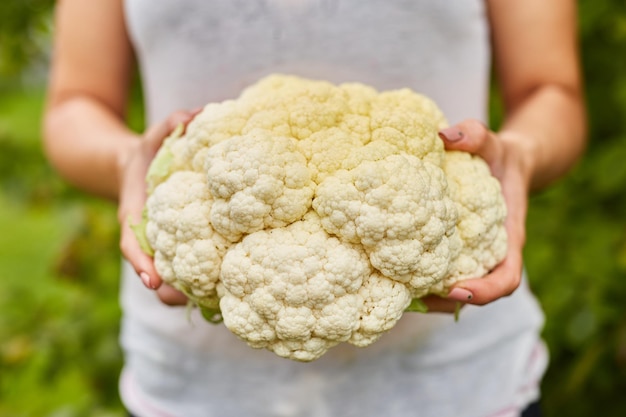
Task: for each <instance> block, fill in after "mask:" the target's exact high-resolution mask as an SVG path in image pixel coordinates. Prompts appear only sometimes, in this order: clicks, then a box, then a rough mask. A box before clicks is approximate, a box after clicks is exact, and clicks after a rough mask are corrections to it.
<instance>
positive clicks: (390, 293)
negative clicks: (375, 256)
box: [349, 272, 411, 347]
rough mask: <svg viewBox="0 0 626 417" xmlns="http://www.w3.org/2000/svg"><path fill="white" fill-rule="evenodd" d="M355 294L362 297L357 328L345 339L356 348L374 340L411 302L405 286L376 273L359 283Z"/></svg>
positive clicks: (389, 328) (392, 325) (390, 325)
mask: <svg viewBox="0 0 626 417" xmlns="http://www.w3.org/2000/svg"><path fill="white" fill-rule="evenodd" d="M359 297H360V298H361V300H362V301H361V303H362V304H361V314H360V319H359V328H358V330H357V331H356V332H354V333H352V337H351V338H350V340H349V342H350V343H351V344H353V345H356V346H359V347H365V346H368V345H370V344H372V343H374V342H375V341H376V340H378V339H379V338H380V337H381V336H382V335H383V333H384V332H386V331H388V330H391V329H392V328H393V327H394V326H395V325H396V323H397V322H398V320H400V318H401V317H402V313H404V310H406V308H407V307H408V306H409V304H410V303H411V292H410V291H409V289H408V288H407V287H406V286H405V285H403V284H401V283H399V282H397V281H394V280H391V279H389V278H387V277H385V276H382V275H380V274H379V273H377V272H374V273H373V274H371V275H370V276H369V277H368V278H367V279H366V280H365V281H364V282H363V285H362V286H361V288H360V289H359Z"/></svg>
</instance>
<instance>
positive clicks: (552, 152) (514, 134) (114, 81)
mask: <svg viewBox="0 0 626 417" xmlns="http://www.w3.org/2000/svg"><path fill="white" fill-rule="evenodd" d="M487 6H488V13H489V19H490V21H491V24H492V30H491V33H492V43H493V48H494V56H495V69H496V75H497V78H498V82H499V86H500V90H501V92H502V96H503V101H504V105H505V110H506V117H505V121H504V124H503V126H502V129H501V130H500V131H499V132H493V131H491V130H489V129H488V128H487V127H486V126H484V125H483V124H482V123H480V122H478V121H476V120H465V121H460V122H459V123H458V124H456V125H454V126H452V127H451V128H449V129H446V130H445V131H442V132H441V134H440V136H441V137H442V138H443V139H444V142H445V144H446V147H447V148H448V149H458V150H464V151H468V152H471V153H474V154H478V155H480V156H481V157H483V158H484V159H485V160H486V161H487V162H488V164H489V166H490V167H491V170H492V173H493V174H494V175H495V176H496V177H497V178H498V179H499V180H500V181H501V183H502V189H503V193H504V196H505V199H506V202H507V207H508V217H507V223H506V227H507V232H508V235H509V248H508V253H507V257H506V259H505V260H504V261H503V262H502V263H501V264H500V265H499V266H497V267H496V268H495V269H494V270H493V271H492V272H491V273H489V274H488V275H486V276H485V277H482V278H480V279H472V280H467V281H463V282H462V283H459V284H458V285H457V286H456V287H455V289H453V290H452V291H451V293H450V294H449V296H448V298H447V299H446V298H439V297H429V298H428V299H427V300H426V302H427V304H428V306H429V308H430V311H454V309H455V307H456V304H457V302H459V301H460V302H463V303H470V304H476V305H484V304H487V303H490V302H492V301H494V300H497V299H499V298H501V297H504V296H508V295H510V294H511V293H513V291H515V289H516V288H517V287H518V286H519V284H520V281H521V274H522V249H523V247H524V243H525V219H526V209H527V205H528V196H529V194H530V193H531V192H533V191H536V190H539V189H541V188H543V187H545V186H547V185H549V184H551V183H552V182H553V181H555V180H557V179H558V178H560V177H561V176H563V175H564V174H565V173H566V172H567V171H568V170H569V169H570V168H571V167H572V166H573V165H574V164H575V163H576V161H577V160H578V158H579V157H580V155H581V154H582V152H583V149H584V145H585V134H586V117H585V110H584V106H583V98H582V82H581V75H580V69H579V63H578V59H579V57H578V50H577V39H576V2H575V1H573V0H552V1H545V0H526V1H506V0H489V1H487ZM529 27H532V30H528V28H529ZM133 67H134V59H133V51H132V47H131V44H130V41H129V38H128V33H127V31H126V27H125V26H124V16H123V10H122V1H121V0H97V1H90V2H85V1H81V0H59V1H58V3H57V13H56V36H55V43H54V61H53V65H52V71H51V74H50V83H49V92H48V100H47V107H46V111H45V119H44V128H43V129H44V143H45V149H46V152H47V155H48V157H49V160H50V161H51V163H52V164H53V165H54V166H55V167H56V169H57V170H58V171H59V172H60V173H61V175H62V176H64V177H65V178H66V179H67V180H68V181H69V182H71V183H72V184H74V185H76V186H77V187H79V188H81V189H83V190H85V191H87V192H90V193H93V194H95V195H99V196H103V197H106V198H108V199H111V200H113V201H117V202H118V206H119V209H118V216H119V221H120V224H121V241H120V246H121V249H122V253H123V255H124V256H125V257H126V258H127V259H128V260H129V261H130V263H131V264H132V265H133V267H134V268H135V270H136V271H137V274H138V275H139V276H140V277H141V279H142V280H143V282H144V284H145V285H146V286H147V287H149V288H153V289H155V291H157V294H158V295H159V297H160V298H161V300H162V301H163V302H165V303H167V304H183V303H185V302H186V299H185V297H184V296H183V295H182V294H180V293H178V292H177V291H175V290H174V289H172V288H171V287H169V286H167V285H165V284H163V283H162V282H161V279H160V278H159V276H158V274H157V273H156V271H155V269H154V265H153V263H152V259H151V258H150V257H148V256H147V255H145V254H144V253H143V252H142V251H141V249H140V248H139V245H138V243H137V241H136V240H135V238H134V236H133V234H132V232H131V231H130V228H129V218H130V219H139V218H140V215H141V210H142V207H143V202H144V201H145V183H144V176H145V172H146V170H147V167H148V165H149V163H150V161H151V159H152V158H153V157H154V154H155V153H156V150H157V149H158V148H159V146H160V144H161V142H162V141H163V139H164V138H165V137H166V136H167V134H168V133H169V132H170V131H171V130H172V129H173V128H174V127H175V126H177V125H178V124H180V123H183V124H186V123H188V122H189V121H190V120H191V119H192V118H193V116H194V114H195V113H194V112H193V111H190V110H186V109H183V110H181V111H178V112H176V113H174V114H172V115H171V116H169V117H168V118H167V119H166V120H164V121H162V122H161V123H158V124H157V125H155V126H151V127H150V128H149V129H147V130H146V132H144V133H143V134H141V135H140V134H136V133H133V132H131V131H130V130H129V129H128V128H127V127H126V125H125V122H124V117H125V113H126V105H127V102H128V94H129V86H130V84H131V78H132V71H133Z"/></svg>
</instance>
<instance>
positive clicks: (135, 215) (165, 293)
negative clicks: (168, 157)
mask: <svg viewBox="0 0 626 417" xmlns="http://www.w3.org/2000/svg"><path fill="white" fill-rule="evenodd" d="M197 113H198V111H177V112H175V113H172V114H171V115H170V116H169V117H168V118H167V119H166V120H165V121H163V122H161V123H159V124H157V125H154V126H152V127H151V128H149V129H148V130H146V132H145V133H144V134H143V135H142V136H141V137H140V138H139V140H137V141H134V142H133V143H131V144H130V145H129V147H128V148H127V151H126V152H125V153H124V155H122V156H121V157H120V160H119V163H118V169H119V172H118V178H120V189H119V206H118V221H119V222H120V226H121V232H120V233H121V236H120V248H121V251H122V255H123V256H124V257H125V258H126V259H127V260H128V262H130V264H131V265H132V266H133V268H134V269H135V272H136V273H137V275H138V276H139V277H140V278H141V280H142V282H143V284H144V285H145V286H146V287H148V288H151V289H153V290H156V293H157V295H158V296H159V298H160V299H161V301H162V302H164V303H165V304H168V305H181V304H186V303H187V297H186V296H185V295H184V294H183V293H181V292H180V291H178V290H176V289H174V288H172V287H171V286H169V285H167V284H165V283H163V281H162V280H161V277H160V276H159V274H158V273H157V271H156V269H155V267H154V262H153V259H152V257H150V256H149V255H147V254H146V253H144V252H143V251H142V250H141V247H140V246H139V242H138V241H137V239H136V238H135V234H134V233H133V231H132V229H131V227H130V226H131V224H135V223H138V222H140V221H141V215H142V211H143V208H144V204H145V202H146V198H147V195H146V180H145V178H146V173H147V172H148V167H149V166H150V163H151V162H152V160H153V159H154V156H155V155H156V153H157V151H158V150H159V148H160V147H161V145H162V143H163V141H164V139H165V138H166V137H167V136H168V135H169V134H170V133H171V132H172V131H173V130H174V129H175V128H176V127H177V126H179V125H180V124H183V125H184V126H186V125H187V124H188V123H189V122H190V121H191V120H192V119H193V117H194V116H195V115H196V114H197Z"/></svg>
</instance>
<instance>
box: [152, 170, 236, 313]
mask: <svg viewBox="0 0 626 417" xmlns="http://www.w3.org/2000/svg"><path fill="white" fill-rule="evenodd" d="M211 204H212V198H211V195H210V194H209V192H208V189H207V187H206V181H205V179H204V176H203V175H202V174H200V173H196V172H191V171H179V172H175V173H174V174H172V176H171V177H169V178H168V180H167V181H165V182H163V183H162V184H160V185H159V186H157V187H156V188H155V189H154V192H153V193H152V194H151V195H150V197H148V201H147V204H146V208H147V215H148V219H149V220H148V223H147V225H146V237H147V239H148V242H149V244H150V245H151V247H152V249H153V251H154V266H155V268H156V270H157V272H158V273H159V275H160V276H161V278H163V280H164V281H165V282H167V283H168V284H170V285H172V286H173V287H174V288H176V289H178V290H179V291H182V292H184V293H185V294H187V296H189V297H190V298H191V299H192V300H194V301H195V302H197V303H198V304H200V305H206V306H208V305H214V304H215V301H216V297H217V292H216V285H217V282H218V278H219V271H220V265H221V261H222V257H223V256H224V254H225V253H226V250H227V248H228V246H229V244H228V242H227V241H226V239H224V238H223V237H222V236H220V235H219V234H217V233H215V232H214V231H213V229H212V228H211V225H210V223H209V214H210V208H211Z"/></svg>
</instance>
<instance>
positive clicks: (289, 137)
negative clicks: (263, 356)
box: [136, 74, 507, 361]
mask: <svg viewBox="0 0 626 417" xmlns="http://www.w3.org/2000/svg"><path fill="white" fill-rule="evenodd" d="M446 125H447V122H446V119H445V117H444V115H443V113H442V112H441V110H440V109H439V108H438V107H437V105H436V104H435V103H434V102H433V101H432V100H431V99H429V98H428V97H426V96H424V95H420V94H418V93H415V92H413V91H411V90H409V89H401V90H394V91H385V92H378V91H376V90H375V89H373V88H371V87H369V86H366V85H363V84H358V83H346V84H342V85H333V84H331V83H328V82H325V81H318V80H310V79H304V78H300V77H295V76H289V75H280V74H279V75H270V76H268V77H265V78H263V79H261V80H260V81H258V82H257V83H256V84H254V85H252V86H250V87H248V88H247V89H245V90H244V91H243V92H242V94H241V95H240V96H239V97H238V98H237V99H234V100H228V101H224V102H221V103H210V104H208V105H206V106H205V108H204V109H203V111H202V112H201V113H199V114H198V115H197V116H196V117H195V118H194V119H193V120H192V121H191V122H190V123H189V125H188V126H187V127H186V129H183V128H182V127H181V128H179V129H176V130H175V131H174V132H172V134H171V135H170V136H169V137H168V138H167V139H166V140H165V141H164V143H163V145H162V147H161V149H160V150H159V152H158V153H157V155H156V157H155V159H154V161H153V162H152V164H151V166H150V169H149V171H148V175H147V178H146V180H147V189H148V199H147V201H146V207H145V211H144V214H145V216H144V217H145V218H144V222H143V223H142V225H141V226H139V227H136V232H137V234H138V237H139V238H140V240H143V241H144V242H145V250H146V251H147V252H149V253H150V254H151V255H152V256H153V257H154V262H155V267H156V269H157V271H158V272H159V274H160V275H161V277H162V278H163V280H164V281H165V282H167V283H169V284H170V285H172V286H174V287H175V288H177V289H179V290H180V291H182V292H184V293H185V294H186V295H187V296H188V297H189V299H190V301H191V302H192V303H194V304H196V305H198V306H200V307H201V308H202V309H203V311H204V312H208V314H207V315H206V317H208V318H210V319H215V318H216V317H218V318H220V319H223V323H224V325H225V326H226V327H227V328H228V329H229V330H230V331H232V332H233V333H234V334H236V335H237V336H238V337H239V338H241V339H242V340H244V341H245V342H247V343H248V344H249V345H250V346H252V347H254V348H264V349H269V350H271V351H272V352H274V353H276V354H277V355H279V356H282V357H286V358H290V359H294V360H298V361H312V360H315V359H317V358H319V357H320V356H322V355H323V354H324V353H325V352H326V351H327V350H328V349H330V348H332V347H333V346H335V345H337V344H339V343H342V342H347V343H351V344H354V345H356V346H360V347H364V346H367V345H369V344H371V343H373V342H375V341H376V340H377V339H378V338H379V337H381V335H383V334H384V333H385V332H386V331H388V330H390V329H391V328H393V327H394V325H395V324H396V323H397V321H398V320H399V319H400V318H401V317H402V315H403V314H404V313H405V312H406V311H407V308H409V306H412V305H414V304H413V303H412V300H416V299H419V298H421V297H424V296H426V295H429V294H439V295H445V294H447V292H448V291H449V288H450V287H451V286H452V285H454V284H455V283H457V282H458V281H460V280H463V279H468V278H477V277H481V276H483V275H484V274H486V273H487V272H488V271H489V270H491V269H492V268H494V267H495V266H496V265H497V264H498V263H499V262H501V261H502V259H503V258H504V256H505V253H506V245H507V242H506V239H507V237H506V231H505V228H504V219H505V216H506V209H505V205H504V199H503V197H502V194H501V190H500V184H499V182H498V181H497V180H496V179H495V178H494V177H492V176H491V174H490V171H489V168H488V166H487V164H486V163H485V162H484V161H483V160H481V159H480V158H478V157H476V156H472V155H469V154H467V153H463V152H450V151H446V150H445V149H444V146H443V142H442V141H441V140H440V138H439V137H438V135H437V133H438V131H439V130H440V129H441V128H443V127H445V126H446Z"/></svg>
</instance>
